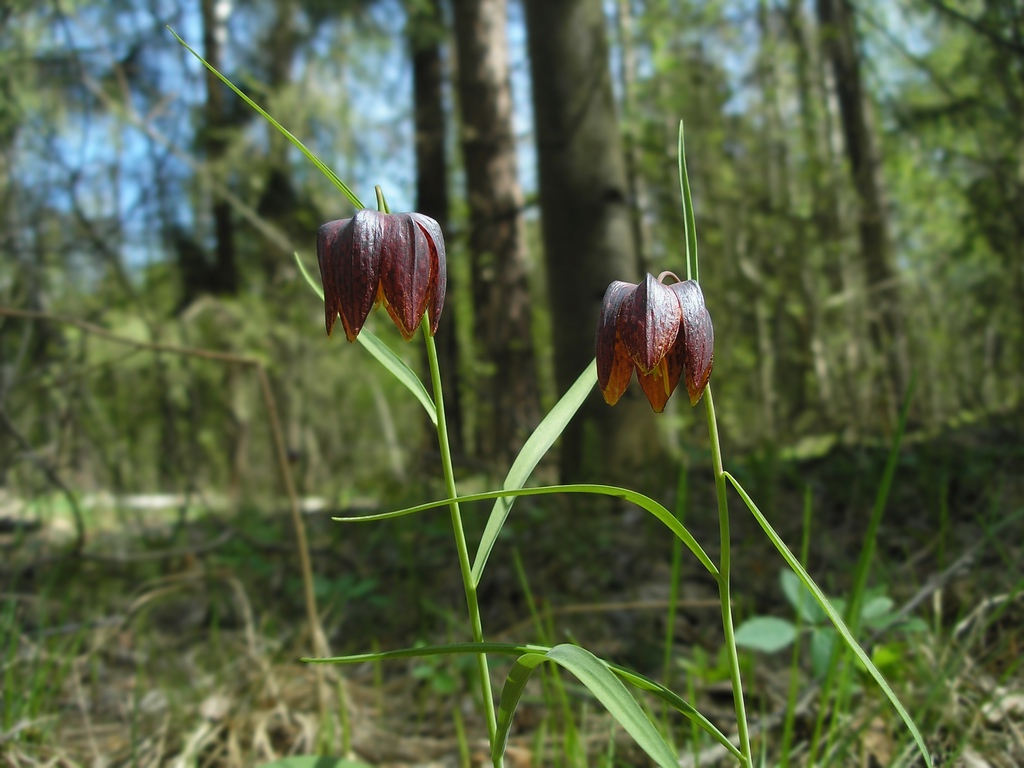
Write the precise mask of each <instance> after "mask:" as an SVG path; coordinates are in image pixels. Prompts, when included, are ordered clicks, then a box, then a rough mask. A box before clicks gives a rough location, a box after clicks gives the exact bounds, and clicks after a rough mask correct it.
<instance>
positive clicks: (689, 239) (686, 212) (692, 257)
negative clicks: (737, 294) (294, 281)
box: [676, 120, 700, 282]
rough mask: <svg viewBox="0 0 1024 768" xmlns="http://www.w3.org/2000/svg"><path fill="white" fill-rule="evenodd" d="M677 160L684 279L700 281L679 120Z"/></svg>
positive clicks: (695, 224) (693, 217)
mask: <svg viewBox="0 0 1024 768" xmlns="http://www.w3.org/2000/svg"><path fill="white" fill-rule="evenodd" d="M676 154H677V156H678V161H679V195H680V197H681V198H682V204H683V235H684V236H685V239H686V279H687V280H696V281H697V282H700V267H699V264H698V261H697V219H696V217H695V216H694V214H693V197H692V196H691V195H690V178H689V176H688V175H687V173H686V143H685V142H684V141H683V121H682V120H680V121H679V145H678V147H677V148H676Z"/></svg>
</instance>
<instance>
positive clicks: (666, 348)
mask: <svg viewBox="0 0 1024 768" xmlns="http://www.w3.org/2000/svg"><path fill="white" fill-rule="evenodd" d="M666 277H673V278H675V279H676V280H677V282H675V283H672V284H671V285H665V284H664V283H663V282H662V281H663V280H664V279H665V278H666ZM714 348H715V332H714V328H713V327H712V325H711V315H710V313H709V312H708V310H707V307H705V306H704V294H703V292H702V291H701V289H700V286H699V285H698V284H697V282H696V281H695V280H686V281H679V278H677V277H676V276H675V275H673V274H672V273H671V272H663V273H662V274H661V275H660V276H658V277H657V278H656V277H654V276H653V275H647V277H646V278H644V281H643V282H642V283H640V284H639V285H634V284H633V283H624V282H622V281H620V280H616V281H615V282H613V283H612V284H611V285H609V286H608V290H607V291H605V294H604V299H603V301H602V302H601V319H600V321H599V323H598V327H597V382H598V384H599V385H600V387H601V393H602V394H603V395H604V399H605V402H607V403H608V404H609V405H615V403H617V402H618V401H619V398H620V397H622V393H623V392H625V391H626V388H627V387H628V386H629V380H630V379H631V378H632V377H633V369H634V368H635V369H636V377H637V380H638V381H639V382H640V387H641V388H642V389H643V391H644V394H645V395H647V399H648V400H649V401H650V403H651V407H652V408H653V409H654V410H655V411H657V412H659V413H660V412H661V411H662V410H664V408H665V403H666V402H668V398H669V396H670V395H671V394H672V392H673V391H675V388H676V385H678V384H679V379H680V378H683V377H684V376H685V379H686V391H687V392H688V393H689V395H690V404H691V405H696V404H697V401H698V400H700V396H701V394H703V392H704V387H706V386H707V383H708V379H709V378H710V377H711V368H712V366H713V364H714Z"/></svg>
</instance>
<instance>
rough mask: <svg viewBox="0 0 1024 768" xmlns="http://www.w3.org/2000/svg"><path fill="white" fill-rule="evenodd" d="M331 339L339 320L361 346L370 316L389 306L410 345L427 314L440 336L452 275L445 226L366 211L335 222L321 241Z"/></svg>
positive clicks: (318, 254)
mask: <svg viewBox="0 0 1024 768" xmlns="http://www.w3.org/2000/svg"><path fill="white" fill-rule="evenodd" d="M316 258H317V261H318V262H319V264H320V277H321V279H322V280H323V284H324V312H325V316H324V317H325V321H326V326H327V335H328V336H330V334H331V329H332V328H333V327H334V323H335V321H336V320H337V319H338V316H339V315H340V316H341V324H342V326H344V328H345V336H346V338H347V339H348V340H349V341H355V340H356V337H357V336H358V335H359V331H361V330H362V328H363V324H364V323H365V322H366V318H367V316H368V315H369V314H370V310H371V309H373V307H374V306H376V305H379V304H383V305H384V308H385V309H387V311H388V314H389V315H391V319H392V320H394V321H395V325H397V326H398V330H399V331H401V333H402V337H403V338H404V339H405V340H406V341H408V340H409V339H411V338H412V336H413V334H414V333H415V332H416V329H417V328H419V326H420V322H421V321H422V319H423V315H424V313H426V315H427V319H428V321H429V324H430V328H429V332H430V335H431V336H433V335H434V334H435V333H436V332H437V323H438V321H439V320H440V319H441V309H442V308H443V307H444V293H445V284H446V280H447V270H446V267H445V254H444V236H443V235H442V234H441V227H440V225H439V224H438V223H437V222H436V221H434V220H433V219H432V218H430V217H429V216H424V215H423V214H421V213H380V212H378V211H373V210H369V209H364V210H361V211H359V212H357V213H356V215H355V216H353V217H352V218H351V219H339V220H337V221H329V222H327V223H326V224H324V225H322V226H321V227H320V230H319V231H318V232H317V236H316Z"/></svg>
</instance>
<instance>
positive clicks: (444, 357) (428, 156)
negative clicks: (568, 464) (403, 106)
mask: <svg viewBox="0 0 1024 768" xmlns="http://www.w3.org/2000/svg"><path fill="white" fill-rule="evenodd" d="M444 37H445V28H444V23H443V20H442V17H441V11H440V7H439V4H438V0H430V2H428V3H418V2H417V3H412V4H411V10H410V17H409V22H408V28H407V29H406V39H407V41H408V44H409V51H410V55H411V57H412V82H413V86H412V87H413V104H414V112H413V121H414V128H415V133H416V140H415V145H416V210H417V211H419V212H420V213H425V214H426V215H427V216H430V217H431V218H433V219H435V220H436V221H437V223H438V224H440V225H441V231H442V232H444V233H446V234H447V233H448V224H449V221H448V217H449V202H448V151H447V148H446V144H445V136H446V123H445V109H444V66H443V64H444V62H443V57H442V51H441V45H442V42H443V40H444ZM454 290H456V287H455V283H454V281H453V279H452V270H450V269H449V270H448V293H449V295H451V294H453V293H454ZM454 310H455V307H454V305H452V306H449V307H448V310H447V312H446V313H445V316H444V317H443V319H442V320H441V323H440V324H439V325H438V327H437V334H435V336H434V343H435V344H436V345H437V356H438V360H439V362H440V366H441V386H442V387H443V388H444V404H445V414H446V417H447V422H448V439H449V443H450V445H451V449H452V451H453V452H454V453H455V454H456V455H461V454H463V453H464V452H465V444H464V440H463V415H462V398H461V396H460V391H459V352H458V343H457V340H456V333H455V329H456V323H455V311H454Z"/></svg>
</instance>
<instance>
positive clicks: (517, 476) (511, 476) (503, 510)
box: [473, 360, 597, 586]
mask: <svg viewBox="0 0 1024 768" xmlns="http://www.w3.org/2000/svg"><path fill="white" fill-rule="evenodd" d="M596 383H597V361H596V360H593V361H591V363H590V365H588V366H587V368H586V370H584V371H583V373H581V374H580V376H579V378H578V379H576V382H575V383H574V384H573V385H572V386H571V387H569V390H568V391H567V392H566V393H565V394H564V395H562V397H561V399H560V400H559V401H558V402H557V403H555V405H554V407H552V409H551V410H550V411H548V414H547V415H546V416H545V417H544V419H543V420H542V421H541V423H540V424H538V425H537V428H536V429H535V430H533V434H531V435H530V437H529V438H528V439H527V441H526V443H524V444H523V447H522V449H521V450H520V451H519V455H518V456H516V459H515V461H514V462H512V467H511V468H510V469H509V471H508V475H506V476H505V482H504V483H503V484H502V486H501V487H502V488H503V489H505V490H518V489H520V488H522V487H523V486H524V485H526V481H527V480H529V479H530V475H531V474H532V473H533V470H534V469H535V468H536V466H537V464H538V463H539V462H540V460H541V459H542V458H544V455H545V454H546V453H547V452H548V450H549V449H550V448H551V446H552V444H553V443H554V442H555V440H557V439H558V437H559V436H560V435H561V434H562V431H563V430H564V429H565V425H566V424H568V423H569V421H570V420H571V419H572V417H573V416H575V415H576V412H577V411H578V410H579V409H580V406H581V405H583V401H584V400H586V399H587V395H589V394H590V393H591V392H592V391H593V389H594V385H595V384H596ZM514 501H515V497H513V496H502V497H499V498H498V499H497V500H496V501H495V502H494V507H493V508H492V509H491V516H490V517H489V518H488V519H487V525H486V526H485V527H484V532H483V535H482V536H481V537H480V543H479V544H478V545H477V550H476V557H475V558H474V559H473V582H474V583H475V584H476V585H477V586H479V585H480V579H481V578H482V577H483V573H484V566H486V565H487V558H488V557H490V555H491V550H492V549H494V543H495V542H496V541H497V540H498V535H499V534H500V533H501V529H502V526H504V525H505V520H506V519H507V518H508V513H509V511H510V510H511V509H512V504H513V502H514Z"/></svg>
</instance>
